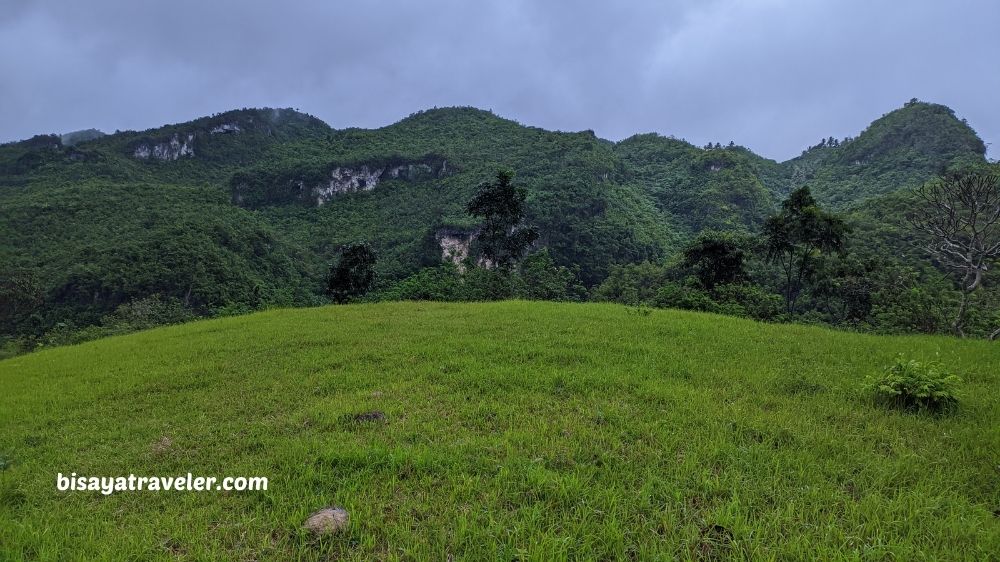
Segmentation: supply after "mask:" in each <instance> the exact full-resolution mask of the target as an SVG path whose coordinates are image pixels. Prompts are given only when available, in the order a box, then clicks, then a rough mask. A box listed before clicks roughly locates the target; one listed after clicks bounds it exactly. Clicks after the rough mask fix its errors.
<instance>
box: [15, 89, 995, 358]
mask: <svg viewBox="0 0 1000 562" xmlns="http://www.w3.org/2000/svg"><path fill="white" fill-rule="evenodd" d="M79 133H80V134H73V135H69V136H67V144H64V143H63V141H62V139H61V137H60V136H58V135H40V136H37V137H34V138H32V139H29V140H26V141H22V142H18V143H10V144H6V145H0V304H3V306H0V308H3V309H6V308H17V310H19V311H20V312H19V313H18V314H11V315H8V314H4V315H3V317H2V318H0V320H2V322H0V336H2V337H4V338H5V339H8V340H11V341H15V340H16V341H19V342H22V343H21V344H15V346H17V345H22V344H23V346H24V347H25V348H32V347H33V346H35V345H36V343H37V342H42V341H53V342H54V341H62V340H61V336H58V335H53V334H63V333H71V332H74V331H75V330H79V329H85V328H86V327H88V326H94V325H98V324H102V323H106V322H107V321H108V318H109V317H110V316H111V315H113V314H115V312H116V310H119V309H120V307H122V306H129V305H131V303H134V302H136V301H142V300H144V299H154V300H157V299H158V300H162V301H166V302H168V305H169V306H174V305H178V306H182V307H184V309H185V310H186V311H187V313H188V314H193V315H198V316H211V315H218V314H227V313H232V312H240V311H249V310H256V309H260V308H263V307H266V306H291V305H314V304H318V303H321V302H324V300H325V297H324V295H323V287H324V284H325V276H326V274H327V272H328V270H329V267H330V264H331V262H333V261H334V260H335V259H336V257H337V255H338V252H339V251H340V249H341V248H342V247H344V245H346V244H348V243H353V242H367V243H369V244H371V245H372V247H373V248H374V250H375V252H376V253H377V255H378V262H377V265H376V267H377V270H378V274H379V275H378V288H379V289H380V290H388V291H389V293H393V290H392V289H393V286H394V285H396V284H397V283H399V282H401V281H403V280H405V279H407V278H409V277H411V276H413V275H415V274H418V272H421V271H422V270H423V269H424V268H428V267H431V268H433V267H436V266H438V265H440V264H441V263H442V261H447V260H445V256H444V254H445V248H444V245H443V242H442V240H443V238H449V239H451V240H457V241H459V242H461V241H462V240H465V242H466V243H467V242H468V241H469V240H470V238H471V237H472V236H473V235H474V233H475V232H476V228H477V226H478V225H477V224H476V223H475V222H474V221H473V220H472V219H471V218H470V217H469V215H468V214H467V213H466V212H465V204H466V202H467V201H468V200H469V199H470V197H471V196H472V194H473V193H474V192H475V190H476V186H477V185H479V184H480V183H481V182H483V181H485V180H488V179H490V178H492V177H493V176H494V175H495V173H496V171H497V170H498V169H509V170H511V171H513V172H514V173H515V180H516V181H517V182H518V183H519V184H521V185H523V186H524V187H525V188H526V189H527V193H528V196H527V222H528V223H529V224H530V225H531V226H533V227H535V228H537V231H538V232H539V235H540V236H539V238H538V242H537V244H536V246H535V247H534V248H533V251H539V250H543V249H545V250H547V251H548V255H549V256H551V259H552V260H553V263H554V264H555V265H556V266H559V267H565V268H567V270H568V271H572V272H573V275H574V276H575V278H576V282H577V283H579V284H580V285H582V286H583V287H585V288H586V289H588V290H595V288H596V287H598V286H599V285H600V284H602V283H603V282H606V281H607V280H608V279H609V277H613V276H614V275H615V272H616V271H618V269H619V268H620V267H623V266H628V265H631V264H641V263H644V262H649V263H653V264H664V263H668V262H670V261H671V260H672V259H674V258H675V257H676V256H677V255H678V253H679V252H680V251H681V250H682V249H683V248H684V247H685V245H686V244H688V243H689V242H690V241H691V240H693V239H694V238H695V237H696V236H697V235H698V234H700V233H702V232H704V231H706V230H709V229H711V230H724V231H729V232H735V233H751V234H755V233H758V232H759V230H760V228H761V225H762V224H763V223H764V221H765V220H766V219H767V218H768V217H769V216H770V215H772V214H773V213H775V212H776V211H777V210H778V208H779V206H780V204H781V202H782V201H783V200H784V199H785V198H786V197H787V196H788V194H789V193H791V192H792V191H793V190H794V189H796V188H798V187H801V186H803V185H808V186H810V187H811V188H812V190H813V193H814V194H815V195H816V199H817V200H818V201H819V202H820V203H821V204H822V205H824V206H827V207H830V208H831V209H832V210H835V211H843V212H851V213H853V219H854V220H853V223H856V224H854V225H853V226H856V227H857V229H858V230H859V231H862V232H865V233H867V234H871V235H865V236H861V235H859V236H855V237H854V238H853V239H852V240H851V241H850V244H849V246H850V247H851V248H852V251H854V250H857V251H858V253H859V254H861V255H864V256H866V259H869V258H870V259H871V261H872V262H876V261H882V262H886V261H889V262H892V263H891V265H892V267H891V268H889V269H891V270H892V271H896V270H897V269H899V268H910V269H916V270H919V271H921V272H923V271H925V270H927V271H928V273H920V274H919V276H918V277H919V278H920V280H919V281H918V282H915V285H914V286H919V287H923V286H925V285H926V284H927V283H928V281H927V279H931V278H933V277H934V272H933V271H931V269H932V266H931V264H930V263H929V262H928V261H927V259H926V256H922V255H915V252H914V251H913V250H912V248H911V247H909V246H907V244H906V243H905V242H906V241H907V240H906V233H905V232H901V229H902V228H903V227H904V226H905V225H904V222H905V221H902V218H901V217H902V214H903V212H904V210H905V208H906V200H905V195H903V194H905V193H906V190H908V189H910V188H912V187H914V186H916V185H919V184H921V183H923V182H924V181H926V180H928V179H930V178H932V177H934V176H935V175H937V174H938V173H940V172H942V171H944V170H947V169H958V168H962V167H965V166H981V165H984V164H985V158H984V152H985V147H984V145H983V143H982V141H981V140H980V139H979V138H978V137H977V136H976V133H975V132H974V131H973V130H972V129H971V128H970V127H969V126H968V125H967V124H966V123H964V122H963V121H960V120H959V119H958V118H956V117H955V115H954V112H953V111H952V110H951V109H949V108H947V107H944V106H940V105H935V104H929V103H924V102H917V101H913V102H910V103H908V104H906V106H905V107H903V108H901V109H898V110H896V111H893V112H891V113H889V114H887V115H885V116H883V117H882V118H880V119H879V120H877V121H875V122H874V123H873V124H872V125H871V126H870V127H869V128H868V129H867V130H865V131H864V132H862V133H861V134H860V135H859V136H858V137H857V138H854V139H847V140H844V141H843V142H841V141H835V140H834V139H829V142H827V141H826V140H824V141H823V143H822V144H821V145H818V146H816V147H812V148H811V149H809V150H807V151H806V152H805V153H804V154H803V155H802V156H801V157H799V158H796V159H793V160H791V161H788V162H784V163H778V162H775V161H772V160H768V159H766V158H762V157H760V156H757V155H755V154H754V153H752V152H751V151H749V150H748V149H746V148H744V147H740V146H737V145H735V144H730V145H729V146H725V147H724V146H722V145H720V144H715V145H711V146H709V147H705V148H699V147H695V146H693V145H691V144H690V143H687V142H686V141H683V140H679V139H674V138H667V137H662V136H659V135H655V134H647V135H637V136H634V137H631V138H629V139H625V140H623V141H621V142H618V143H613V142H609V141H606V140H603V139H600V138H598V137H596V136H595V135H594V133H593V132H591V131H583V132H556V131H546V130H543V129H539V128H536V127H529V126H524V125H522V124H519V123H517V122H515V121H511V120H508V119H503V118H501V117H498V116H496V115H494V114H493V113H491V112H487V111H482V110H478V109H474V108H445V109H432V110H427V111H422V112H418V113H415V114H413V115H411V116H409V117H407V118H405V119H402V120H401V121H399V122H398V123H395V124H393V125H389V126H387V127H383V128H380V129H374V130H366V129H343V130H334V129H332V128H330V127H329V126H328V125H326V124H325V123H323V122H322V121H320V120H319V119H316V118H315V117H312V116H309V115H306V114H303V113H300V112H298V111H294V110H290V109H284V110H281V109H242V110H235V111H230V112H226V113H221V114H218V115H213V116H210V117H203V118H200V119H196V120H194V121H190V122H187V123H180V124H175V125H168V126H164V127H161V128H158V129H151V130H148V131H143V132H135V131H125V132H116V133H115V134H110V135H105V136H102V135H100V134H98V133H97V132H95V131H83V132H79ZM70 137H72V138H70ZM900 201H902V203H899V204H897V203H898V202H900ZM879 205H881V207H880V209H881V211H880V212H878V213H874V212H871V209H873V208H875V207H876V206H879ZM886 210H888V212H884V211H886ZM897 262H898V263H897ZM897 266H898V267H897ZM855 269H857V268H855ZM852 275H853V274H852ZM892 276H894V277H895V276H898V275H896V274H895V273H894V274H893V275H892ZM771 277H773V275H772V274H771V272H769V271H765V272H764V273H763V274H762V275H760V276H759V279H756V280H755V283H756V284H757V285H760V286H761V287H762V291H764V292H769V293H772V294H773V293H775V292H776V291H777V290H776V289H775V288H774V287H773V286H771V285H773V283H770V281H769V279H770V278H771ZM939 277H940V275H939ZM838 284H839V285H838ZM842 284H843V283H841V282H840V281H837V282H833V283H832V285H837V286H840V285H842ZM11 287H13V289H12V288H11ZM911 288H912V287H911V286H905V287H903V288H900V289H899V290H896V293H897V294H894V296H893V297H892V299H896V300H898V299H899V298H903V297H901V296H900V295H906V294H908V291H909V290H910V289H911ZM894 290H895V289H894ZM942 291H944V292H948V291H952V292H954V291H953V288H949V287H948V283H938V284H937V285H935V288H934V290H933V291H931V292H932V294H933V295H934V296H932V297H930V298H931V299H932V300H934V301H935V302H938V303H947V302H950V300H953V299H952V296H949V295H943V296H942V295H941V293H942ZM397 292H398V291H397ZM11 295H13V297H11ZM11 298H14V299H17V298H19V299H21V300H22V301H23V302H17V303H15V304H14V305H13V306H11V305H7V304H4V303H6V302H7V301H6V300H5V299H11ZM810 298H811V299H812V301H810V304H808V306H807V308H808V309H809V312H810V313H815V314H814V316H815V315H819V316H818V318H812V319H811V320H810V321H824V322H828V323H831V324H836V325H840V324H841V323H842V322H841V320H842V319H839V317H838V316H837V315H836V314H831V313H829V312H828V311H826V310H825V309H823V305H822V304H817V303H819V302H820V301H821V300H822V299H825V298H827V297H825V296H823V295H819V294H816V295H810ZM837 298H838V299H839V298H841V296H837ZM883 300H885V299H883ZM814 301H815V302H814ZM178 303H179V304H178ZM837 306H838V307H839V306H840V305H839V304H838V305H837ZM897 316H898V315H897ZM987 316H988V315H987ZM851 321H852V322H854V323H855V324H858V323H866V325H877V326H879V329H883V328H882V327H881V326H882V325H881V324H879V323H878V322H876V321H875V319H874V318H873V317H872V318H865V319H864V321H863V322H862V321H857V320H856V319H855V320H851ZM990 322H992V318H986V319H985V320H984V321H983V325H984V328H983V329H984V330H985V329H986V328H985V326H988V325H989V324H990ZM938 324H940V322H938V323H936V324H934V325H935V326H937V325H938ZM884 329H885V330H888V331H892V330H897V329H905V330H912V329H914V328H913V327H912V326H910V325H909V324H906V325H905V326H903V327H902V328H899V327H897V326H895V324H893V325H891V326H889V327H888V328H884ZM936 329H937V328H934V329H932V330H931V331H935V330H936Z"/></svg>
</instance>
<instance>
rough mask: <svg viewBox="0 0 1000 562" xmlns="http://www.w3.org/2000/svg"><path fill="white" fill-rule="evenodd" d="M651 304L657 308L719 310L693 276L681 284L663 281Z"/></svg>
mask: <svg viewBox="0 0 1000 562" xmlns="http://www.w3.org/2000/svg"><path fill="white" fill-rule="evenodd" d="M653 304H654V305H655V306H657V307H659V308H679V309H682V310H700V311H702V312H720V310H719V305H718V304H717V303H716V302H715V301H713V300H712V297H711V296H709V295H708V293H706V292H705V291H703V290H702V289H701V288H700V287H699V286H698V282H697V280H695V279H694V278H693V277H690V278H688V280H687V282H686V283H684V284H683V285H682V284H679V283H665V284H664V285H663V286H662V287H660V289H659V290H658V291H656V296H655V297H654V298H653Z"/></svg>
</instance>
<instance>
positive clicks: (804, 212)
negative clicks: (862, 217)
mask: <svg viewBox="0 0 1000 562" xmlns="http://www.w3.org/2000/svg"><path fill="white" fill-rule="evenodd" d="M848 232H849V229H848V227H847V224H846V223H845V222H844V220H843V219H841V218H840V217H838V216H836V215H833V214H831V213H827V212H826V211H823V210H822V209H820V208H819V207H818V206H817V205H816V200H815V199H813V196H812V194H811V193H809V188H808V187H805V186H803V187H800V188H799V189H796V190H795V191H793V192H792V193H791V195H789V196H788V199H786V200H785V201H784V202H783V203H782V204H781V212H779V213H778V214H777V215H774V216H772V217H771V218H769V219H767V222H766V223H764V236H765V238H766V243H767V258H768V260H769V261H771V262H773V263H777V264H778V265H779V266H780V267H781V270H782V273H783V274H784V277H785V280H784V285H785V286H784V296H785V310H786V312H788V313H789V314H791V313H792V312H794V311H795V303H796V301H797V300H798V298H799V296H800V295H801V294H802V289H803V288H804V287H805V285H806V283H807V282H808V281H809V280H810V279H811V277H812V275H813V273H815V271H816V265H817V263H818V261H819V259H821V257H822V255H823V254H828V253H833V252H838V253H843V251H844V241H845V239H846V237H847V234H848Z"/></svg>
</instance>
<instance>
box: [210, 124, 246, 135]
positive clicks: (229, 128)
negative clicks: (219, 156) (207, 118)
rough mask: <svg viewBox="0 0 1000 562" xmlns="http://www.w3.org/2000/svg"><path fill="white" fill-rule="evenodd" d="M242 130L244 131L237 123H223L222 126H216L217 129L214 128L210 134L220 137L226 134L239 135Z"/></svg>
mask: <svg viewBox="0 0 1000 562" xmlns="http://www.w3.org/2000/svg"><path fill="white" fill-rule="evenodd" d="M242 130H243V129H241V128H240V126H239V125H237V124H236V123H223V124H221V125H216V126H215V127H212V129H211V130H210V131H209V133H210V134H213V135H218V134H224V133H239V132H240V131H242Z"/></svg>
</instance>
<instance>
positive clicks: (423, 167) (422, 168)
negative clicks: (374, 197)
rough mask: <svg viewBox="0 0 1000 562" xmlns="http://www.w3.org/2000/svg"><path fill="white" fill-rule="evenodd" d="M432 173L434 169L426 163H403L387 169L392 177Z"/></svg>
mask: <svg viewBox="0 0 1000 562" xmlns="http://www.w3.org/2000/svg"><path fill="white" fill-rule="evenodd" d="M444 166H446V164H443V165H442V168H441V169H442V175H443V172H444ZM431 173H434V169H433V168H431V167H430V166H429V165H427V164H404V165H402V166H396V167H395V168H390V169H389V177H391V178H393V179H398V178H402V179H406V180H409V179H414V178H416V177H417V176H418V175H420V174H431Z"/></svg>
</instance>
